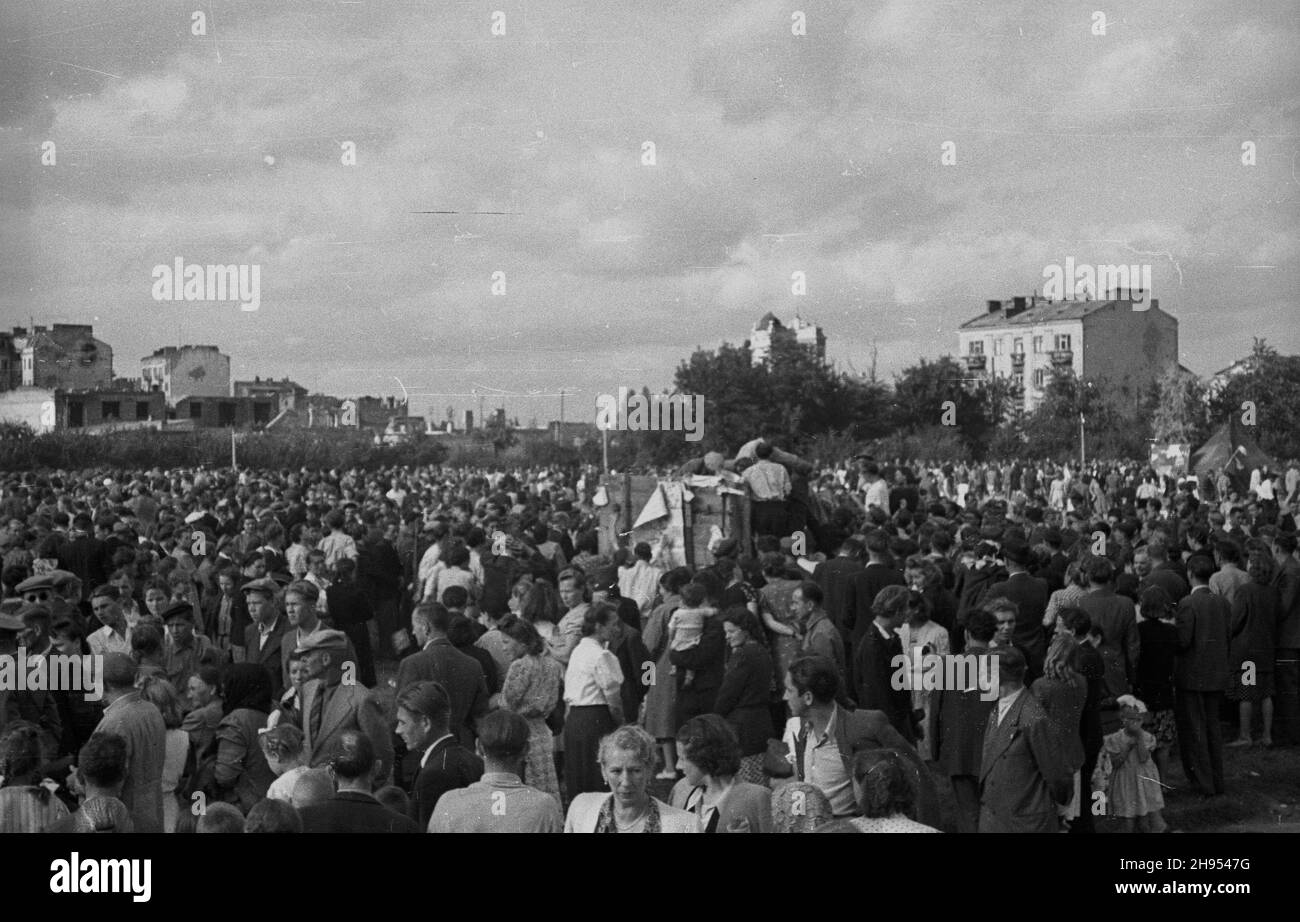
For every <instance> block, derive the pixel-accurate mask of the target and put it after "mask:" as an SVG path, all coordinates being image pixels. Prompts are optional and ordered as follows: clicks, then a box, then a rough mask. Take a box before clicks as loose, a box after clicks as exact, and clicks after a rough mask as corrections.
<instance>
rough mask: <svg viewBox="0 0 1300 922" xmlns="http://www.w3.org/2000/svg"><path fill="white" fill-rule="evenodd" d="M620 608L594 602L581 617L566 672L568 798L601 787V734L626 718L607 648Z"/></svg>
mask: <svg viewBox="0 0 1300 922" xmlns="http://www.w3.org/2000/svg"><path fill="white" fill-rule="evenodd" d="M617 619H618V610H617V609H616V608H615V607H614V606H613V605H610V604H608V603H606V602H602V603H600V604H597V605H592V606H590V607H589V608H588V609H587V612H586V614H585V615H584V616H583V619H582V639H581V640H579V641H578V645H577V646H576V647H574V648H573V654H572V655H571V656H570V657H569V666H568V669H567V671H566V672H565V674H564V701H565V704H567V705H568V706H569V709H568V712H567V713H566V714H565V718H564V753H565V755H564V786H565V790H566V793H567V794H568V799H569V800H570V801H572V800H573V799H574V798H575V797H577V796H578V795H579V794H583V793H586V792H588V791H600V790H603V789H604V778H603V777H602V775H601V770H600V764H599V759H598V754H599V750H600V741H601V738H602V737H604V736H605V735H607V734H609V733H611V732H613V730H614V728H616V727H618V726H619V725H620V724H622V723H623V721H624V714H623V701H622V698H621V697H620V690H621V689H622V687H623V670H622V668H621V667H620V666H619V664H618V657H616V656H615V655H614V654H613V653H611V652H610V651H609V650H608V649H606V645H607V644H608V643H609V638H610V633H611V631H610V625H611V624H613V622H614V621H616V620H617Z"/></svg>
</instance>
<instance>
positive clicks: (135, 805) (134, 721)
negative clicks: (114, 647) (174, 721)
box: [95, 653, 167, 832]
mask: <svg viewBox="0 0 1300 922" xmlns="http://www.w3.org/2000/svg"><path fill="white" fill-rule="evenodd" d="M103 662H104V665H103V667H102V669H103V682H104V705H105V707H104V718H103V720H101V721H100V722H99V726H98V727H96V728H95V732H96V733H116V734H118V735H119V736H121V737H122V738H123V739H125V740H126V749H127V755H126V780H125V781H124V782H123V785H122V797H121V800H122V803H123V804H125V805H126V808H127V809H128V810H130V811H131V820H132V822H133V823H134V826H135V831H136V832H162V831H163V793H162V776H163V761H164V760H165V758H166V755H167V726H166V724H164V723H163V716H162V712H161V711H159V710H158V708H156V707H154V706H153V704H151V703H150V702H148V701H146V700H144V698H142V697H140V693H139V692H138V691H136V689H135V672H136V667H135V662H134V661H133V660H132V659H131V657H129V656H127V655H125V654H123V653H110V654H108V655H107V656H105V657H104V661H103Z"/></svg>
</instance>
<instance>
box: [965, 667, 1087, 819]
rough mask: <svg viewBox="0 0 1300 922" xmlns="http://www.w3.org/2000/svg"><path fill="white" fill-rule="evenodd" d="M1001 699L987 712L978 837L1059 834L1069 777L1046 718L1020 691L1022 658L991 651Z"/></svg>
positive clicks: (1070, 783)
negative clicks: (1059, 808)
mask: <svg viewBox="0 0 1300 922" xmlns="http://www.w3.org/2000/svg"><path fill="white" fill-rule="evenodd" d="M996 653H997V657H998V681H999V686H1000V688H999V691H1000V696H999V697H998V700H997V703H996V704H995V705H994V707H993V710H992V711H990V712H989V718H988V724H987V725H986V728H985V731H984V752H983V757H982V760H981V763H980V819H979V831H980V832H1058V831H1060V825H1061V824H1060V820H1059V819H1058V818H1057V810H1056V806H1057V804H1067V803H1069V802H1070V797H1071V795H1072V793H1073V787H1074V785H1073V781H1074V774H1073V772H1071V771H1069V770H1068V768H1067V767H1066V765H1065V761H1064V759H1063V758H1062V755H1061V751H1060V745H1059V743H1058V742H1057V740H1056V737H1055V733H1054V731H1053V730H1052V725H1051V723H1050V722H1049V721H1048V719H1047V713H1046V712H1045V711H1044V710H1043V706H1042V705H1041V704H1039V703H1038V699H1037V698H1035V697H1034V696H1033V694H1032V693H1031V692H1030V691H1029V689H1028V688H1026V687H1025V658H1024V655H1023V654H1022V653H1021V652H1020V651H1019V650H1017V649H1015V648H1014V647H1004V648H1002V649H1000V650H998V651H996Z"/></svg>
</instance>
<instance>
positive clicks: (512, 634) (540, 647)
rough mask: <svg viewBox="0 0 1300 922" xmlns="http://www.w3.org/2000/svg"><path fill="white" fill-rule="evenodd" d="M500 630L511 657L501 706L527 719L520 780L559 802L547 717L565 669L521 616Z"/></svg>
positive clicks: (556, 695) (557, 698) (561, 685)
mask: <svg viewBox="0 0 1300 922" xmlns="http://www.w3.org/2000/svg"><path fill="white" fill-rule="evenodd" d="M500 630H501V633H503V634H504V635H505V636H506V640H505V652H506V653H507V654H508V655H509V656H510V657H511V658H512V662H511V663H510V669H509V670H508V671H507V672H506V679H505V682H504V683H503V684H502V686H501V706H502V707H505V708H507V709H509V710H511V711H514V712H516V713H517V714H519V715H520V716H521V717H523V718H524V719H525V720H527V721H528V762H527V763H526V765H525V768H524V778H523V781H524V783H525V784H530V785H532V786H533V787H535V788H537V789H538V790H539V791H545V792H546V793H547V794H550V795H551V796H552V797H554V798H555V800H556V802H559V801H560V782H559V780H558V778H557V777H556V774H555V742H554V737H553V736H552V734H551V728H550V727H548V726H547V725H546V718H547V716H548V715H549V714H550V713H551V712H552V711H553V710H555V705H556V703H557V702H558V701H559V700H560V692H561V690H562V687H563V685H564V671H563V669H561V667H560V664H559V663H557V662H556V661H555V660H554V659H552V658H551V657H549V656H547V655H546V644H545V642H544V641H543V640H542V637H541V635H540V634H538V633H537V629H536V628H535V627H533V626H532V625H531V624H529V623H528V622H527V621H525V620H524V619H522V618H508V619H506V620H505V621H504V622H503V623H502V625H501V628H500Z"/></svg>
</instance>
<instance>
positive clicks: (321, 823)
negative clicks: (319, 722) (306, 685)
mask: <svg viewBox="0 0 1300 922" xmlns="http://www.w3.org/2000/svg"><path fill="white" fill-rule="evenodd" d="M330 765H331V767H332V768H333V769H334V777H335V779H337V781H338V793H337V794H335V795H334V796H333V797H332V798H330V799H329V800H326V801H321V802H319V803H314V804H308V805H307V806H305V807H303V808H302V810H301V816H302V831H303V832H348V833H351V832H359V833H375V832H382V833H390V832H421V831H422V830H421V829H420V828H419V827H418V826H417V825H416V824H415V821H414V820H412V819H411V818H410V817H409V816H404V815H403V814H401V813H397V812H396V811H394V810H389V809H388V808H387V807H385V806H384V805H383V804H381V803H380V802H379V801H378V800H376V799H375V797H374V795H372V794H371V793H370V791H371V788H372V786H373V785H374V782H375V776H376V774H377V773H379V772H383V769H382V768H381V767H380V766H379V765H378V764H377V763H376V760H375V750H374V745H373V744H372V743H371V741H370V738H369V737H368V736H367V735H366V734H365V733H362V732H361V731H360V730H346V731H344V732H343V734H342V735H341V736H340V738H339V745H338V749H337V750H336V752H335V755H334V758H333V759H332V760H331V761H330Z"/></svg>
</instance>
